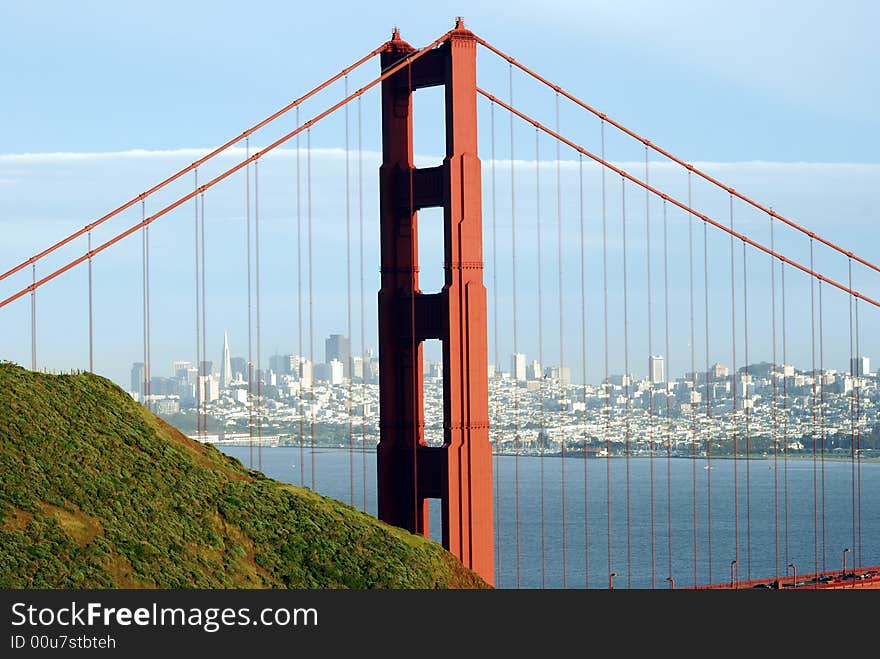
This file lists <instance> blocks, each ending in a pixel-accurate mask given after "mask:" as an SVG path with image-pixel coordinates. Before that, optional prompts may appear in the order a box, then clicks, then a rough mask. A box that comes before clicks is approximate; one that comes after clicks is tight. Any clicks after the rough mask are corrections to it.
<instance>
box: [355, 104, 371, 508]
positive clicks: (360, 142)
mask: <svg viewBox="0 0 880 659" xmlns="http://www.w3.org/2000/svg"><path fill="white" fill-rule="evenodd" d="M357 134H358V136H357V149H358V249H359V250H360V254H359V258H358V263H359V264H360V269H361V270H360V284H361V313H360V319H361V328H360V329H361V331H360V335H361V341H360V343H361V487H362V489H363V493H362V494H363V502H364V508H363V510H364V512H366V511H367V368H368V364H367V333H366V320H365V319H364V311H365V309H366V298H365V297H364V141H363V113H362V111H361V97H360V96H358V99H357Z"/></svg>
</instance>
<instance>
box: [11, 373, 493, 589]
mask: <svg viewBox="0 0 880 659" xmlns="http://www.w3.org/2000/svg"><path fill="white" fill-rule="evenodd" d="M0 587H2V588H103V587H123V588H125V587H127V588H142V587H158V588H193V587H199V588H234V587H248V588H257V587H282V588H283V587H290V588H444V587H448V588H469V587H485V584H484V583H483V582H482V581H481V580H480V579H479V577H477V576H476V575H474V574H473V573H472V572H470V571H469V570H467V569H465V568H464V567H463V566H462V565H461V563H459V562H458V561H457V560H456V559H455V558H454V557H452V556H451V555H450V554H449V553H447V552H445V551H444V550H443V549H442V548H440V547H439V546H437V545H436V544H434V543H431V542H429V541H427V540H426V539H424V538H421V537H419V536H414V535H411V534H409V533H406V532H405V531H401V530H399V529H396V528H393V527H391V526H388V525H386V524H383V523H381V522H379V521H377V520H375V519H374V518H372V517H369V516H366V515H364V514H362V513H360V512H359V511H357V510H356V509H354V508H351V507H350V506H347V505H345V504H342V503H339V502H337V501H334V500H332V499H328V498H326V497H322V496H320V495H318V494H315V493H313V492H311V491H309V490H304V489H301V488H297V487H294V486H290V485H285V484H282V483H278V482H277V481H273V480H271V479H268V478H266V477H264V476H263V475H262V474H260V473H258V472H255V471H251V470H248V469H246V468H244V467H243V466H242V465H241V463H239V462H238V461H237V460H234V459H233V458H230V457H228V456H225V455H224V454H222V453H220V452H219V451H217V450H216V449H214V448H213V447H209V446H203V445H201V444H199V443H197V442H193V441H191V440H189V439H187V438H186V437H185V436H183V435H182V434H181V433H179V432H178V431H177V430H175V429H174V428H172V427H171V426H169V425H167V424H165V423H164V422H163V421H161V420H160V419H158V418H156V417H154V416H153V415H152V414H150V413H149V412H148V411H146V410H145V409H144V408H143V407H141V406H140V405H138V404H136V403H135V402H134V401H132V400H131V398H130V397H129V396H128V395H127V394H125V392H123V391H122V390H121V389H119V388H118V387H116V386H115V385H113V384H112V383H111V382H110V381H108V380H106V379H103V378H100V377H97V376H94V375H90V374H82V375H46V374H39V373H31V372H29V371H26V370H24V369H22V368H20V367H18V366H14V365H12V364H3V363H0Z"/></svg>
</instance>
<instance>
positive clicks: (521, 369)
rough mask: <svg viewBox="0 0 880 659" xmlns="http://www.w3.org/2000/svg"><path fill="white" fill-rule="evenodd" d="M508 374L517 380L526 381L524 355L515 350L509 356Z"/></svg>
mask: <svg viewBox="0 0 880 659" xmlns="http://www.w3.org/2000/svg"><path fill="white" fill-rule="evenodd" d="M510 375H511V377H513V379H514V380H516V381H517V382H525V381H526V356H525V355H524V354H523V353H521V352H517V353H514V354H513V355H511V356H510Z"/></svg>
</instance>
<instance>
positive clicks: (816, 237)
mask: <svg viewBox="0 0 880 659" xmlns="http://www.w3.org/2000/svg"><path fill="white" fill-rule="evenodd" d="M476 40H477V43H479V44H480V45H481V46H484V47H486V48H488V49H489V50H490V51H492V52H493V53H495V54H496V55H498V56H499V57H501V58H502V59H504V60H506V61H508V62H510V63H511V64H513V65H514V66H515V67H517V68H518V69H520V70H521V71H523V72H524V73H527V74H528V75H530V76H532V77H533V78H535V80H538V81H539V82H541V83H543V84H545V85H547V86H548V87H550V88H551V89H552V90H553V91H555V92H558V93H559V94H562V95H563V96H565V98H567V99H568V100H570V101H571V102H572V103H575V104H576V105H579V106H580V107H582V108H583V109H585V110H587V111H589V112H591V113H593V114H594V115H596V116H597V117H599V118H600V119H602V120H603V121H605V122H607V123H609V124H611V125H612V126H614V127H615V128H617V129H618V130H621V131H623V132H624V133H626V134H627V135H629V136H630V137H632V138H633V139H635V140H638V141H639V142H641V143H642V144H644V145H645V146H647V147H648V148H650V149H653V150H654V151H655V152H657V153H659V154H660V155H662V156H664V157H666V158H669V159H670V160H671V161H673V162H674V163H676V164H678V165H681V166H682V167H684V168H685V169H687V170H688V171H691V172H693V173H694V174H696V175H697V176H699V177H700V178H702V179H704V180H706V181H708V182H709V183H712V184H713V185H715V186H717V187H719V188H721V189H722V190H724V191H725V192H728V193H729V194H732V195H733V196H734V197H736V198H737V199H740V200H742V201H744V202H746V203H747V204H749V205H751V206H753V207H754V208H757V209H758V210H760V211H762V212H764V213H767V215H770V216H771V217H775V218H776V219H777V220H779V221H780V222H782V223H784V224H787V225H788V226H790V227H791V228H793V229H797V230H798V231H800V232H801V233H803V234H806V235H807V236H809V237H810V238H813V239H814V240H817V241H819V242H820V243H822V244H823V245H826V246H827V247H830V248H831V249H833V250H835V251H837V252H840V253H841V254H844V255H846V256H848V257H849V258H851V259H853V260H854V261H858V262H859V263H861V264H862V265H864V266H866V267H868V268H870V269H871V270H874V271H875V272H880V266H877V265H874V264H873V263H871V262H870V261H866V260H865V259H863V258H861V257H859V256H857V255H856V254H854V253H853V252H851V251H849V250H847V249H845V248H843V247H841V246H840V245H836V244H835V243H833V242H831V241H830V240H827V239H825V238H823V237H822V236H820V235H818V234H816V233H814V232H812V231H810V230H809V229H805V228H804V227H802V226H801V225H799V224H798V223H797V222H794V221H792V220H789V219H788V218H786V217H783V216H782V215H780V214H779V213H777V212H776V211H774V210H773V209H771V208H767V207H766V206H763V205H762V204H760V203H758V202H757V201H755V200H754V199H751V198H750V197H747V196H746V195H744V194H742V193H741V192H737V191H736V190H735V189H734V188H731V187H730V186H728V185H725V184H724V183H722V182H721V181H719V180H718V179H716V178H713V177H712V176H710V175H709V174H706V173H705V172H703V171H701V170H699V169H697V168H696V167H694V166H693V165H691V164H689V163H686V162H685V161H683V160H682V159H680V158H677V157H676V156H674V155H672V154H671V153H669V151H667V150H666V149H663V148H662V147H659V146H657V145H656V144H654V143H652V142H651V141H650V140H647V139H645V138H644V137H642V136H641V135H639V134H638V133H635V132H634V131H631V130H630V129H629V128H627V127H626V126H624V125H623V124H620V123H618V122H617V121H615V120H614V119H611V118H610V117H609V116H608V115H606V114H604V113H602V112H599V111H598V110H597V109H596V108H594V107H592V106H590V105H588V104H587V103H584V102H583V101H582V100H580V99H579V98H577V97H576V96H573V95H572V94H570V93H568V92H567V91H565V90H564V89H563V88H562V87H560V86H559V85H555V84H553V83H552V82H550V81H549V80H547V79H546V78H544V77H543V76H541V75H540V74H538V73H536V72H535V71H532V70H531V69H530V68H528V67H527V66H525V65H523V64H520V63H519V62H518V61H516V59H514V58H513V57H510V56H509V55H507V54H505V53H503V52H502V51H500V50H498V49H497V48H496V47H495V46H493V45H492V44H490V43H488V42H487V41H485V40H483V39H481V38H480V37H476Z"/></svg>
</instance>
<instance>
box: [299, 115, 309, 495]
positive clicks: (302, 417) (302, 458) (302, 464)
mask: <svg viewBox="0 0 880 659" xmlns="http://www.w3.org/2000/svg"><path fill="white" fill-rule="evenodd" d="M296 125H297V126H299V125H300V123H299V108H297V109H296ZM302 288H303V287H302V190H301V188H300V135H297V136H296V318H297V321H296V322H297V331H296V337H297V352H298V354H297V359H298V361H297V375H298V376H299V387H298V388H297V402H298V403H299V484H300V485H301V486H305V484H306V465H305V449H304V448H303V447H304V444H305V396H303V386H304V385H303V383H304V381H305V370H306V369H305V366H306V358H305V357H304V356H303V307H302V301H303V290H302ZM311 377H312V369H311V365H310V366H309V379H311Z"/></svg>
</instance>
